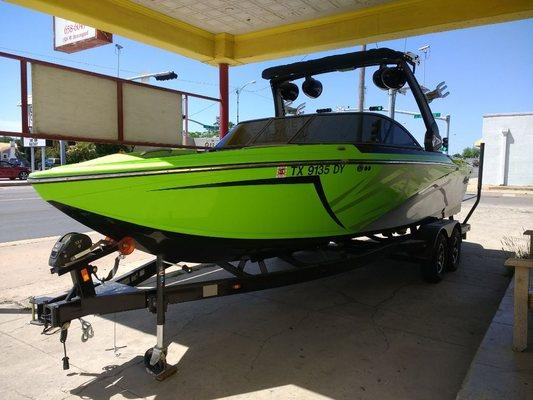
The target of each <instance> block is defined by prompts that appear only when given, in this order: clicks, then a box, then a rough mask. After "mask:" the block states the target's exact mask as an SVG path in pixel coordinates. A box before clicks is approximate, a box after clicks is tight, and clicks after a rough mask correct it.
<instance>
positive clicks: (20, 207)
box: [0, 186, 91, 243]
mask: <svg viewBox="0 0 533 400" xmlns="http://www.w3.org/2000/svg"><path fill="white" fill-rule="evenodd" d="M0 221H1V225H0V243H3V242H11V241H14V240H23V239H34V238H40V237H48V236H59V235H62V234H64V233H67V232H72V231H76V232H89V231H91V229H89V228H87V227H86V226H84V225H82V224H80V223H78V222H76V221H74V220H73V219H72V218H70V217H67V216H66V215H65V214H63V213H61V212H59V211H58V210H56V209H55V208H54V207H52V206H51V205H49V204H48V203H46V202H45V201H43V200H42V199H41V198H40V197H39V195H38V194H37V193H36V192H35V190H34V189H33V188H32V187H31V186H19V187H0Z"/></svg>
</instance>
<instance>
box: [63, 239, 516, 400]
mask: <svg viewBox="0 0 533 400" xmlns="http://www.w3.org/2000/svg"><path fill="white" fill-rule="evenodd" d="M504 259H505V254H504V252H503V251H498V250H486V249H483V247H482V246H480V245H478V244H475V243H469V242H464V243H463V259H462V263H461V266H460V269H459V270H458V271H457V272H455V273H451V274H448V275H447V276H446V277H445V279H444V280H443V281H442V282H441V283H440V284H438V285H430V284H427V283H424V282H423V281H422V280H421V278H420V277H419V272H418V269H419V268H418V267H417V265H416V264H411V263H406V262H397V261H391V260H384V261H383V262H376V263H373V264H371V265H369V266H367V267H364V268H361V269H356V270H353V271H351V272H348V273H344V274H341V275H337V276H334V277H329V278H324V279H320V280H317V281H312V282H307V283H303V284H298V285H293V286H288V287H284V288H277V289H270V290H266V291H262V292H256V293H251V294H242V295H235V296H229V297H225V298H217V299H210V300H204V301H201V302H191V303H183V304H179V305H174V306H171V307H169V310H168V314H167V335H168V336H167V337H168V338H169V339H170V341H171V343H172V344H171V345H170V348H169V355H171V354H176V353H177V354H179V356H180V359H179V360H176V361H178V372H177V374H175V375H174V376H172V377H170V378H169V379H168V380H166V381H164V382H156V381H154V379H153V378H152V377H150V376H149V375H148V374H146V372H145V369H144V366H143V358H142V356H140V355H139V356H136V357H134V358H132V359H131V360H129V361H127V362H126V363H124V364H122V365H110V366H108V367H105V368H104V369H105V370H104V372H102V373H99V374H87V376H94V378H95V379H94V380H92V381H90V382H88V383H86V384H84V385H81V386H79V387H77V388H75V389H73V390H71V392H70V393H71V394H73V395H77V396H80V397H81V398H86V399H111V398H112V397H113V396H115V395H117V394H120V395H122V396H123V397H125V398H138V397H151V396H154V397H155V398H156V399H167V398H169V399H170V398H172V399H178V398H184V399H193V398H194V399H212V398H219V397H224V396H232V395H239V394H246V393H248V394H250V393H254V396H258V397H260V396H264V397H265V398H266V397H268V398H280V397H283V398H287V397H291V396H292V398H302V397H305V396H306V395H310V394H313V393H314V394H315V396H316V394H320V395H323V396H328V397H331V398H335V399H353V398H359V397H365V398H380V399H383V398H432V399H441V398H442V399H447V398H455V395H456V393H457V392H458V390H459V388H460V386H461V383H462V381H463V379H464V376H465V374H466V371H467V370H468V367H469V364H470V362H471V360H472V358H473V356H474V354H475V352H476V350H477V347H478V346H479V343H480V342H481V340H482V338H483V335H484V334H485V331H486V329H487V327H488V325H489V323H490V321H491V319H492V317H493V315H494V313H495V311H496V309H497V307H498V304H499V302H500V300H501V297H502V296H503V294H504V292H505V290H506V288H507V285H508V283H509V278H508V277H506V276H505V269H504V267H503V260H504ZM117 322H118V323H120V324H121V325H124V326H127V327H130V328H133V329H135V330H137V331H140V332H144V333H146V334H149V335H153V334H154V332H155V318H154V317H153V316H151V315H150V314H147V313H146V312H145V311H143V310H140V311H135V312H127V313H122V314H117ZM154 340H155V339H154ZM93 356H94V355H93ZM171 361H172V360H171Z"/></svg>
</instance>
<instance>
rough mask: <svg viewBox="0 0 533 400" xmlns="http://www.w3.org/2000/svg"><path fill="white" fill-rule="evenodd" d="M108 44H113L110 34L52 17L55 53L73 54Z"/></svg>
mask: <svg viewBox="0 0 533 400" xmlns="http://www.w3.org/2000/svg"><path fill="white" fill-rule="evenodd" d="M108 43H113V35H112V34H111V33H107V32H103V31H99V30H98V29H95V28H91V27H90V26H87V25H82V24H78V23H77V22H73V21H69V20H66V19H63V18H58V17H54V50H56V51H63V52H65V53H75V52H77V51H81V50H85V49H90V48H92V47H97V46H102V45H104V44H108Z"/></svg>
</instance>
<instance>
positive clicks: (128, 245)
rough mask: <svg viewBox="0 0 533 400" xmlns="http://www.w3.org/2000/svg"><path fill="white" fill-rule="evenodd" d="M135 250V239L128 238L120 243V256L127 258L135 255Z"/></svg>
mask: <svg viewBox="0 0 533 400" xmlns="http://www.w3.org/2000/svg"><path fill="white" fill-rule="evenodd" d="M133 250H135V240H134V239H133V238H131V237H129V236H126V237H125V238H123V239H122V240H121V241H120V242H118V251H119V252H120V254H122V255H124V256H127V255H128V254H131V253H133Z"/></svg>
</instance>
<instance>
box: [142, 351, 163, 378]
mask: <svg viewBox="0 0 533 400" xmlns="http://www.w3.org/2000/svg"><path fill="white" fill-rule="evenodd" d="M153 350H154V349H152V348H150V349H148V350H146V353H144V366H145V367H146V371H148V373H150V374H153V375H159V374H160V373H162V372H163V371H164V370H165V360H163V359H159V360H158V361H157V362H156V363H155V365H152V364H150V360H151V359H152V353H153Z"/></svg>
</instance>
